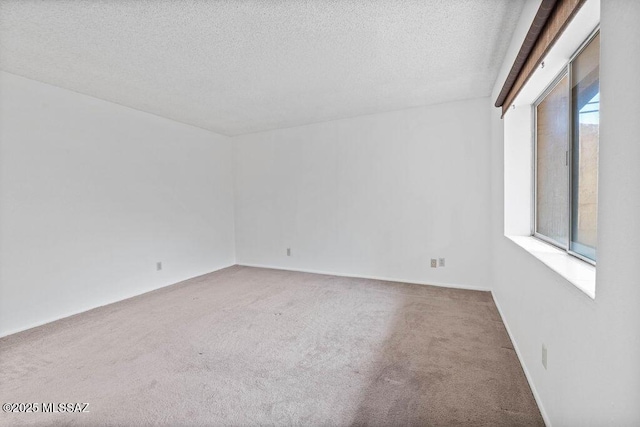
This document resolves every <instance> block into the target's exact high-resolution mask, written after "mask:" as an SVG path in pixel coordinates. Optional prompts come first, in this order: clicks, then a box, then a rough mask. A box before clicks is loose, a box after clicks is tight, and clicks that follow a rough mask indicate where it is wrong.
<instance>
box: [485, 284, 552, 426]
mask: <svg viewBox="0 0 640 427" xmlns="http://www.w3.org/2000/svg"><path fill="white" fill-rule="evenodd" d="M491 297H492V298H493V303H494V304H495V305H496V308H497V309H498V314H500V318H501V319H502V324H503V325H504V327H505V329H506V330H507V334H508V335H509V339H510V340H511V343H512V344H513V348H514V349H515V351H516V355H517V356H518V360H519V361H520V366H522V370H523V371H524V376H525V377H526V378H527V382H528V383H529V387H530V388H531V392H532V393H533V398H534V399H535V400H536V403H537V404H538V408H539V409H540V414H541V415H542V419H543V420H544V423H545V425H546V426H547V427H551V420H550V419H549V416H548V415H547V412H546V411H545V410H544V405H543V404H542V399H541V398H540V395H539V394H538V390H536V386H535V384H534V383H533V378H532V377H531V374H530V373H529V370H528V369H527V365H525V364H524V358H523V357H522V353H520V350H519V349H518V344H517V343H516V340H515V339H514V336H513V334H512V333H511V329H510V328H509V324H508V323H507V319H505V317H504V315H503V314H502V309H501V308H500V304H498V300H496V296H495V295H494V293H493V292H491Z"/></svg>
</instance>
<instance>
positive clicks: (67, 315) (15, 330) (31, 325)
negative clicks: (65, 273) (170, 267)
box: [0, 263, 236, 338]
mask: <svg viewBox="0 0 640 427" xmlns="http://www.w3.org/2000/svg"><path fill="white" fill-rule="evenodd" d="M234 265H236V264H235V263H233V264H229V265H226V266H223V267H220V268H216V269H215V270H212V271H209V272H207V273H203V274H198V275H196V276H193V277H189V278H187V279H184V280H180V281H179V282H175V283H169V284H168V285H162V286H158V287H157V288H153V289H149V290H146V291H144V292H138V293H134V294H131V295H127V296H125V297H124V298H118V299H114V300H110V301H108V302H105V303H104V304H100V305H95V306H91V307H83V308H81V309H80V310H77V311H73V312H70V313H65V314H63V315H61V316H56V317H55V318H51V319H47V320H44V321H42V322H36V323H33V324H30V325H29V326H25V327H23V328H19V329H14V330H10V331H8V332H3V333H2V334H0V338H4V337H8V336H9V335H13V334H17V333H20V332H24V331H28V330H29V329H33V328H37V327H39V326H42V325H46V324H48V323H53V322H57V321H58V320H62V319H66V318H68V317H71V316H76V315H78V314H82V313H86V312H87V311H91V310H95V309H96V308H100V307H104V306H107V305H111V304H115V303H118V302H120V301H126V300H128V299H130V298H135V297H137V296H140V295H144V294H147V293H149V292H154V291H157V290H158V289H163V288H166V287H168V286H173V285H177V284H178V283H182V282H185V281H187V280H192V279H195V278H196V277H200V276H206V275H207V274H211V273H215V272H216V271H220V270H223V269H225V268H229V267H233V266H234Z"/></svg>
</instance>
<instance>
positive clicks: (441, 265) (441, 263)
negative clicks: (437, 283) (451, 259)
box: [438, 258, 444, 267]
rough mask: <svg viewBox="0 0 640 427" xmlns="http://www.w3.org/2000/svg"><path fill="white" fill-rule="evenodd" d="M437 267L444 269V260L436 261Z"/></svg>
mask: <svg viewBox="0 0 640 427" xmlns="http://www.w3.org/2000/svg"><path fill="white" fill-rule="evenodd" d="M438 266H439V267H444V258H440V259H439V260H438Z"/></svg>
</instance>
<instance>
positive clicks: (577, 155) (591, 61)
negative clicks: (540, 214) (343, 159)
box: [569, 34, 600, 261]
mask: <svg viewBox="0 0 640 427" xmlns="http://www.w3.org/2000/svg"><path fill="white" fill-rule="evenodd" d="M571 72H572V78H571V80H572V82H573V84H572V88H571V104H572V108H571V110H572V111H571V116H572V120H571V122H572V147H571V153H572V154H571V242H570V246H569V249H570V250H572V251H574V252H576V253H578V254H580V255H583V256H585V257H587V258H590V259H592V260H594V261H595V259H596V234H597V219H598V148H599V137H600V35H599V34H598V35H596V36H595V37H594V38H593V40H592V41H591V42H590V43H589V45H588V46H587V47H586V48H585V49H584V50H583V51H582V52H581V53H580V54H579V55H578V56H577V57H576V58H575V60H574V61H573V64H572V70H571Z"/></svg>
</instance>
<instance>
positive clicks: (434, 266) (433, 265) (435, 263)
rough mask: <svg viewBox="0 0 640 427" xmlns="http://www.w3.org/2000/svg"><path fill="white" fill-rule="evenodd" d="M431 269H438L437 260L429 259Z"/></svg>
mask: <svg viewBox="0 0 640 427" xmlns="http://www.w3.org/2000/svg"><path fill="white" fill-rule="evenodd" d="M431 268H438V260H437V259H435V258H431Z"/></svg>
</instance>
